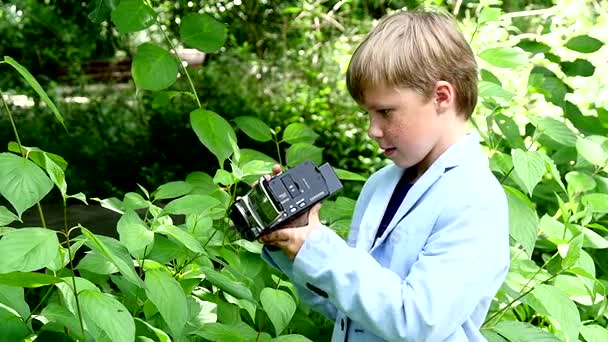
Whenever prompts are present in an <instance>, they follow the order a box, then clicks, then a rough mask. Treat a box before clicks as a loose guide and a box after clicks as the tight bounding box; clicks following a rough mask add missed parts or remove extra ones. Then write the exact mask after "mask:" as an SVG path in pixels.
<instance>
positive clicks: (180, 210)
mask: <svg viewBox="0 0 608 342" xmlns="http://www.w3.org/2000/svg"><path fill="white" fill-rule="evenodd" d="M220 204H221V203H220V201H219V200H218V199H216V198H215V197H211V196H208V195H186V196H184V197H181V198H178V199H174V200H173V201H171V202H169V203H167V205H166V206H165V208H164V209H163V210H164V212H166V213H168V214H175V215H188V214H202V213H204V212H205V211H207V210H209V209H213V208H216V207H217V206H219V205H220Z"/></svg>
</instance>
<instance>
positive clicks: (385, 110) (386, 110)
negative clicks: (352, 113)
mask: <svg viewBox="0 0 608 342" xmlns="http://www.w3.org/2000/svg"><path fill="white" fill-rule="evenodd" d="M377 112H378V114H380V115H382V116H388V115H389V114H390V113H391V112H392V109H388V108H384V109H378V110H377Z"/></svg>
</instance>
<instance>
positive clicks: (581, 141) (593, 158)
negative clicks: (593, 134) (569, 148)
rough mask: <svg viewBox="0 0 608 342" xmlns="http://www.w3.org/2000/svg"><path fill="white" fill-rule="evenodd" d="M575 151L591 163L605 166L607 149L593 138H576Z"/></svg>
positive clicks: (607, 160) (607, 158)
mask: <svg viewBox="0 0 608 342" xmlns="http://www.w3.org/2000/svg"><path fill="white" fill-rule="evenodd" d="M576 151H577V152H578V153H579V154H580V155H581V156H582V157H583V158H585V159H586V160H587V161H589V162H590V163H591V164H593V165H596V166H602V167H603V166H606V163H607V162H608V151H606V150H605V149H604V148H603V147H602V144H601V143H599V142H598V141H597V140H595V139H590V138H589V137H586V138H578V139H577V140H576Z"/></svg>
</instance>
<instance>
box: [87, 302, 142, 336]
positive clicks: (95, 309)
mask: <svg viewBox="0 0 608 342" xmlns="http://www.w3.org/2000/svg"><path fill="white" fill-rule="evenodd" d="M78 297H79V298H80V303H81V304H80V305H81V307H82V313H83V317H85V318H87V321H88V322H94V324H96V325H97V326H98V327H99V328H100V329H101V330H102V331H103V332H105V333H106V335H108V337H109V338H110V340H111V341H112V342H123V341H124V342H133V340H135V323H134V322H133V317H131V314H130V313H129V311H128V310H127V308H125V307H124V306H123V305H122V304H121V303H120V302H118V301H117V300H116V299H114V298H113V297H111V296H110V295H108V294H105V293H101V292H97V291H93V290H84V291H82V292H80V294H79V295H78Z"/></svg>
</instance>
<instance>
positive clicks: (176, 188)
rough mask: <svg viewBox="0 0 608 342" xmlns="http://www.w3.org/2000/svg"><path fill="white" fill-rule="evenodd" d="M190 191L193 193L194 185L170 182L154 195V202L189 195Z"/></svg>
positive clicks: (160, 187)
mask: <svg viewBox="0 0 608 342" xmlns="http://www.w3.org/2000/svg"><path fill="white" fill-rule="evenodd" d="M190 191H192V185H190V184H188V183H187V182H183V181H177V182H169V183H166V184H163V185H161V186H159V187H158V189H156V191H154V192H153V193H152V197H153V198H154V200H161V199H167V198H176V197H180V196H183V195H187V194H189V193H190Z"/></svg>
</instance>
